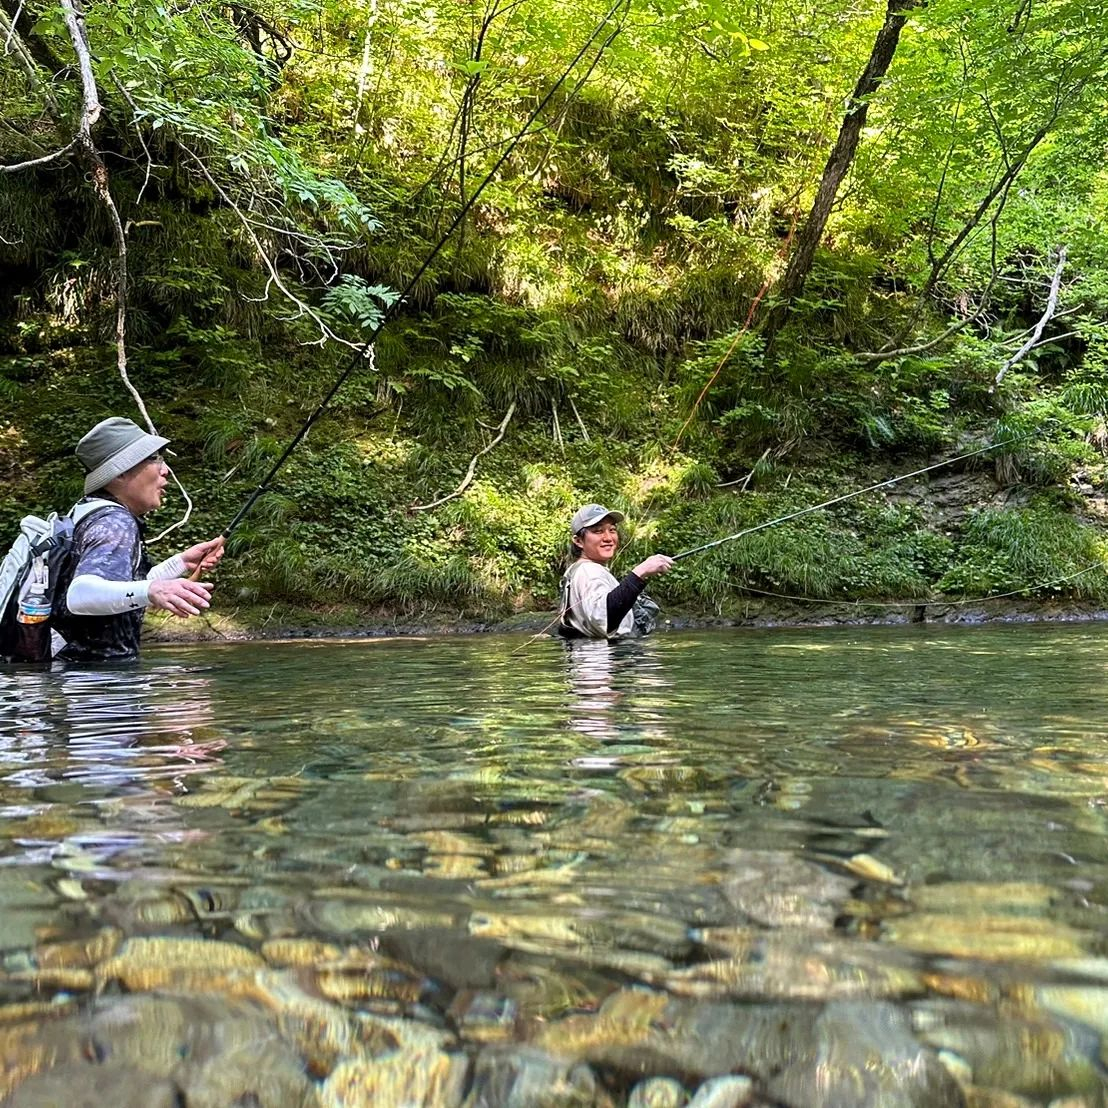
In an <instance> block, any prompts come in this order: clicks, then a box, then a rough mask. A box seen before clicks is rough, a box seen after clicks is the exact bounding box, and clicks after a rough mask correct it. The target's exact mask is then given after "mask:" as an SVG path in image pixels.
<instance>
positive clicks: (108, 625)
mask: <svg viewBox="0 0 1108 1108" xmlns="http://www.w3.org/2000/svg"><path fill="white" fill-rule="evenodd" d="M168 444H169V439H164V438H162V437H161V436H160V435H151V434H147V432H145V431H144V430H143V429H142V428H141V427H139V426H138V425H137V424H135V423H134V422H132V421H131V420H129V419H122V418H120V417H118V416H116V417H113V418H111V419H105V420H102V421H101V422H100V423H98V424H97V425H96V426H95V427H94V428H93V429H92V430H91V431H89V433H88V434H87V435H85V436H84V438H82V439H81V441H80V442H79V443H78V444H77V457H78V458H79V459H80V460H81V463H82V465H84V467H85V469H86V470H87V473H86V476H85V497H84V499H83V500H82V501H80V503H81V504H89V503H92V502H96V504H97V506H96V507H95V508H92V509H88V510H86V512H85V513H84V514H83V515H82V516H81V518H80V521H79V522H78V523H77V525H76V527H75V529H74V533H73V551H72V555H71V557H70V559H69V564H70V565H71V566H72V570H71V573H70V579H69V583H68V585H66V582H65V581H64V580H62V581H60V582H59V585H60V597H59V602H58V606H57V607H56V608H55V611H54V615H53V618H52V626H53V628H54V629H55V630H56V631H57V632H58V634H59V635H60V636H61V638H62V639H63V640H64V646H63V647H62V649H61V650H58V651H56V653H55V656H56V657H58V658H61V659H63V660H65V661H75V662H103V661H108V660H126V659H130V658H135V657H137V656H138V651H139V634H140V631H141V628H142V617H143V614H144V612H145V611H146V608H147V607H151V608H161V609H162V610H164V611H167V612H172V613H173V614H174V615H177V616H181V617H182V618H187V617H188V616H195V615H199V614H200V612H201V611H202V610H203V609H204V608H207V607H208V606H209V605H210V603H211V585H209V584H207V583H204V582H199V581H190V580H188V579H187V576H188V574H190V573H193V572H194V571H196V570H198V569H210V568H211V567H212V566H214V565H215V564H216V563H217V562H218V561H219V559H220V558H221V557H222V556H223V539H222V537H220V538H215V539H211V540H209V541H208V542H202V543H198V544H197V545H196V546H192V547H189V549H188V550H185V551H182V552H181V553H180V554H175V555H174V556H173V557H172V558H170V559H168V560H167V561H164V562H162V563H161V564H160V565H157V566H154V567H153V568H152V569H151V568H150V562H149V560H148V559H147V557H146V551H145V549H144V548H143V545H142V534H143V525H142V517H143V516H145V515H146V514H147V512H151V511H153V510H154V509H155V508H157V507H158V506H159V505H160V504H161V502H162V495H163V492H164V490H165V486H166V479H167V475H168V473H169V467H168V466H167V465H166V464H165V462H164V460H163V459H162V456H161V450H162V448H163V447H164V446H167V445H168Z"/></svg>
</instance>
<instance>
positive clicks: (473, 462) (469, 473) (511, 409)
mask: <svg viewBox="0 0 1108 1108" xmlns="http://www.w3.org/2000/svg"><path fill="white" fill-rule="evenodd" d="M515 410H516V402H515V401H514V400H513V401H512V402H511V404H509V405H508V412H507V414H506V415H505V416H504V419H503V420H502V421H501V423H500V429H499V430H498V431H497V433H496V438H494V439H493V440H492V442H490V443H489V445H488V446H486V447H485V448H484V449H483V450H478V451H477V453H476V454H474V455H473V457H472V458H471V459H470V461H469V469H467V470H466V475H465V477H463V478H462V483H461V484H460V485H459V486H458V487H457V488H456V489H455V490H454V491H453V492H448V493H447V494H446V495H445V496H440V497H439V498H438V500H432V501H431V503H430V504H413V505H412V506H411V508H410V509H409V510H410V511H413V512H426V511H429V510H430V509H431V508H437V507H439V505H440V504H445V503H446V502H447V501H448V500H453V499H454V498H455V497H457V496H461V495H462V493H463V492H465V491H466V489H468V488H469V486H470V482H471V481H472V480H473V476H474V474H475V473H476V472H477V459H478V458H480V457H483V456H484V455H485V454H487V453H488V452H489V451H490V450H491V449H492V448H493V447H494V446H496V444H497V443H498V442H500V440H501V439H502V438H503V437H504V432H505V431H507V430H508V423H509V421H510V420H511V418H512V416H513V415H514V414H515Z"/></svg>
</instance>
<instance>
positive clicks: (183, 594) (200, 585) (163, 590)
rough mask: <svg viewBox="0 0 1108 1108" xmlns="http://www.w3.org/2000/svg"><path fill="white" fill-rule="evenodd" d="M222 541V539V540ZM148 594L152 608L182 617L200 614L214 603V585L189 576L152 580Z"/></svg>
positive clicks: (186, 617)
mask: <svg viewBox="0 0 1108 1108" xmlns="http://www.w3.org/2000/svg"><path fill="white" fill-rule="evenodd" d="M222 541H223V540H222V539H220V542H222ZM200 545H201V546H204V545H206V544H205V543H201V544H200ZM196 549H197V547H193V550H196ZM186 553H187V552H186ZM146 595H147V597H148V598H149V600H150V607H151V608H160V609H161V610H162V611H163V612H172V613H173V615H175V616H180V617H181V618H182V619H188V617H189V616H198V615H200V613H201V612H202V611H203V610H204V609H205V608H210V607H211V605H212V586H211V585H210V584H208V582H206V581H190V580H189V579H188V578H187V577H172V578H170V579H169V580H168V581H151V582H150V588H149V590H148V591H147V594H146Z"/></svg>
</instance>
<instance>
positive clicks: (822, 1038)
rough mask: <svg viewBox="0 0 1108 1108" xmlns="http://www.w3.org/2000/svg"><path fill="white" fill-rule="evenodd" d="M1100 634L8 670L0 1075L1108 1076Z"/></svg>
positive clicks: (623, 1085) (912, 1097)
mask: <svg viewBox="0 0 1108 1108" xmlns="http://www.w3.org/2000/svg"><path fill="white" fill-rule="evenodd" d="M1106 668H1108V629H1106V628H1102V627H1099V626H1068V627H1050V626H1034V627H989V628H972V629H971V628H961V629H935V628H930V627H913V628H910V629H907V628H906V629H857V630H849V631H844V630H834V631H806V632H803V633H801V632H793V631H789V632H784V631H776V632H765V631H760V632H752V631H729V632H718V633H699V634H685V633H681V634H677V633H674V634H669V635H662V636H658V637H656V638H653V639H649V640H644V641H641V642H633V643H624V644H619V645H609V644H607V643H579V644H574V645H572V646H566V645H564V644H561V643H558V642H555V641H552V640H546V641H540V642H535V643H530V644H528V643H527V642H526V640H525V639H523V638H516V637H465V638H462V637H458V638H431V639H420V640H412V639H408V640H390V641H385V640H381V641H372V640H371V641H358V642H350V643H339V642H313V643H295V644H279V643H273V644H256V645H234V646H226V647H215V648H213V647H210V646H204V647H202V648H200V647H197V648H195V649H161V650H157V649H155V650H150V651H149V652H148V654H147V656H146V657H145V658H144V660H143V661H142V663H141V664H140V665H138V666H136V667H133V668H122V669H115V670H106V671H97V672H94V671H89V670H81V669H55V670H53V671H51V672H41V671H33V670H27V671H20V672H13V671H7V672H2V673H0V1058H2V1059H3V1062H2V1063H0V1101H3V1102H4V1103H6V1104H7V1103H10V1104H12V1105H24V1106H26V1105H46V1104H55V1103H65V1104H66V1105H67V1106H70V1108H72V1106H75V1105H77V1104H79V1103H81V1101H79V1100H76V1099H74V1096H75V1095H76V1094H77V1093H78V1092H80V1093H81V1095H92V1096H93V1099H92V1100H89V1101H88V1103H104V1102H107V1101H114V1102H115V1104H116V1105H117V1106H119V1108H123V1106H125V1105H129V1104H135V1105H140V1104H141V1105H151V1104H155V1105H161V1104H167V1105H169V1104H186V1105H189V1106H191V1108H196V1106H197V1105H209V1104H210V1105H213V1106H214V1105H243V1106H247V1105H258V1106H266V1108H268V1106H269V1105H273V1106H279V1105H281V1106H283V1105H301V1104H303V1105H336V1106H337V1105H344V1106H355V1105H362V1104H365V1105H370V1104H374V1105H388V1104H398V1105H399V1104H428V1105H438V1104H442V1105H460V1104H463V1103H464V1104H466V1105H467V1108H477V1106H479V1105H489V1106H493V1105H501V1104H503V1105H520V1106H524V1105H531V1104H558V1105H561V1104H566V1105H569V1104H596V1105H623V1104H625V1103H628V1100H629V1098H630V1099H631V1101H632V1102H633V1103H636V1104H658V1105H664V1104H674V1105H676V1104H679V1103H682V1102H683V1100H682V1098H683V1097H686V1096H689V1097H691V1096H693V1095H694V1094H695V1095H696V1096H698V1097H699V1098H700V1099H699V1100H697V1101H696V1104H697V1108H701V1106H702V1105H714V1106H715V1108H721V1106H723V1105H727V1104H742V1103H751V1104H762V1105H790V1106H793V1105H795V1106H798V1108H800V1106H808V1105H812V1106H822V1105H827V1104H844V1105H852V1104H859V1105H870V1104H872V1105H900V1104H904V1105H948V1104H952V1105H958V1104H963V1103H964V1104H972V1105H975V1106H976V1105H994V1104H995V1105H997V1106H1000V1105H1006V1106H1011V1105H1022V1104H1042V1105H1052V1104H1055V1105H1065V1106H1066V1108H1077V1106H1080V1105H1102V1104H1104V1103H1106V1094H1105V1091H1106V1084H1105V1070H1104V1060H1105V1059H1106V1058H1108V1048H1106V1046H1105V1045H1104V1042H1103V1036H1104V1035H1105V1034H1106V1033H1108V957H1106V954H1105V945H1106V935H1108V916H1106V906H1108V852H1106V849H1105V844H1106V839H1105V831H1106V819H1105V803H1106V799H1105V786H1106V782H1108V726H1106V724H1105V717H1106V703H1108V693H1106V684H1105V670H1106ZM4 1098H7V1099H6V1100H5V1099H4ZM635 1098H638V1099H637V1100H636V1099H635ZM648 1098H654V1099H648ZM666 1098H669V1099H666ZM713 1098H714V1099H713Z"/></svg>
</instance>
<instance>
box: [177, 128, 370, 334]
mask: <svg viewBox="0 0 1108 1108" xmlns="http://www.w3.org/2000/svg"><path fill="white" fill-rule="evenodd" d="M178 146H179V148H180V150H181V152H182V153H183V154H184V155H185V156H186V157H187V158H188V159H189V160H190V161H191V162H192V163H193V164H194V165H195V166H196V168H197V169H198V170H199V171H200V173H201V175H202V176H203V178H204V180H206V181H207V182H208V184H209V185H211V187H212V188H213V189H215V191H216V192H217V193H218V194H219V197H220V199H221V200H222V201H223V203H224V204H226V205H227V207H228V208H230V209H231V211H232V212H234V213H235V215H236V217H237V218H238V220H239V223H240V224H241V225H242V229H243V230H244V231H245V232H246V235H247V238H249V239H250V242H251V245H252V246H253V247H254V253H255V255H256V256H257V259H258V261H259V262H260V263H261V265H262V268H263V269H264V270H265V271H266V273H267V274H268V275H269V276H268V280H267V281H266V292H265V294H264V295H263V296H261V297H259V298H257V299H260V300H266V299H268V297H269V289H270V287H271V286H276V288H277V289H278V290H279V291H280V293H281V295H282V296H284V297H285V299H286V300H288V301H289V303H290V304H292V305H293V306H294V307H295V308H296V315H295V316H293V317H291V318H293V319H296V318H299V317H300V316H307V317H308V318H309V319H310V320H311V321H312V322H313V323H314V324H315V325H316V327H318V328H319V334H320V338H319V340H318V343H319V344H320V345H322V344H323V343H324V342H326V341H327V340H328V339H330V340H331V341H332V342H337V343H339V344H341V345H342V346H346V347H349V348H350V349H351V350H361V351H364V350H365V349H366V347H365V344H364V343H360V342H351V341H350V340H349V339H344V338H343V337H342V336H341V335H338V334H336V333H335V331H334V330H333V329H332V328H331V327H330V326H329V325H328V323H327V321H326V320H325V319H324V318H323V317H322V316H321V315H320V314H319V312H317V311H316V310H315V309H314V308H313V307H312V306H311V305H310V304H308V303H307V302H306V301H304V300H302V299H301V298H300V297H299V296H297V295H296V293H294V292H293V291H292V289H290V288H289V287H288V285H286V284H285V282H284V281H283V280H282V279H281V275H280V273H278V272H277V266H276V265H275V264H274V262H273V259H272V258H271V257H270V256H269V254H268V253H267V252H266V249H265V247H264V246H263V245H262V242H261V239H259V238H258V236H257V234H256V233H255V231H254V228H253V226H252V225H251V219H250V217H249V216H248V215H247V214H246V213H245V212H244V211H243V210H242V209H241V208H240V207H239V206H238V204H236V203H235V201H234V199H233V198H232V197H231V196H230V194H229V193H228V192H227V190H226V189H225V188H224V187H223V186H222V185H221V184H220V183H219V182H218V181H217V180H216V179H215V178H214V177H213V176H212V174H211V172H210V171H209V169H208V167H207V166H206V165H205V164H204V160H203V159H202V158H201V157H200V156H199V155H198V154H196V153H194V152H193V151H192V150H190V149H189V148H188V147H187V146H185V145H184V143H182V142H178Z"/></svg>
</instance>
